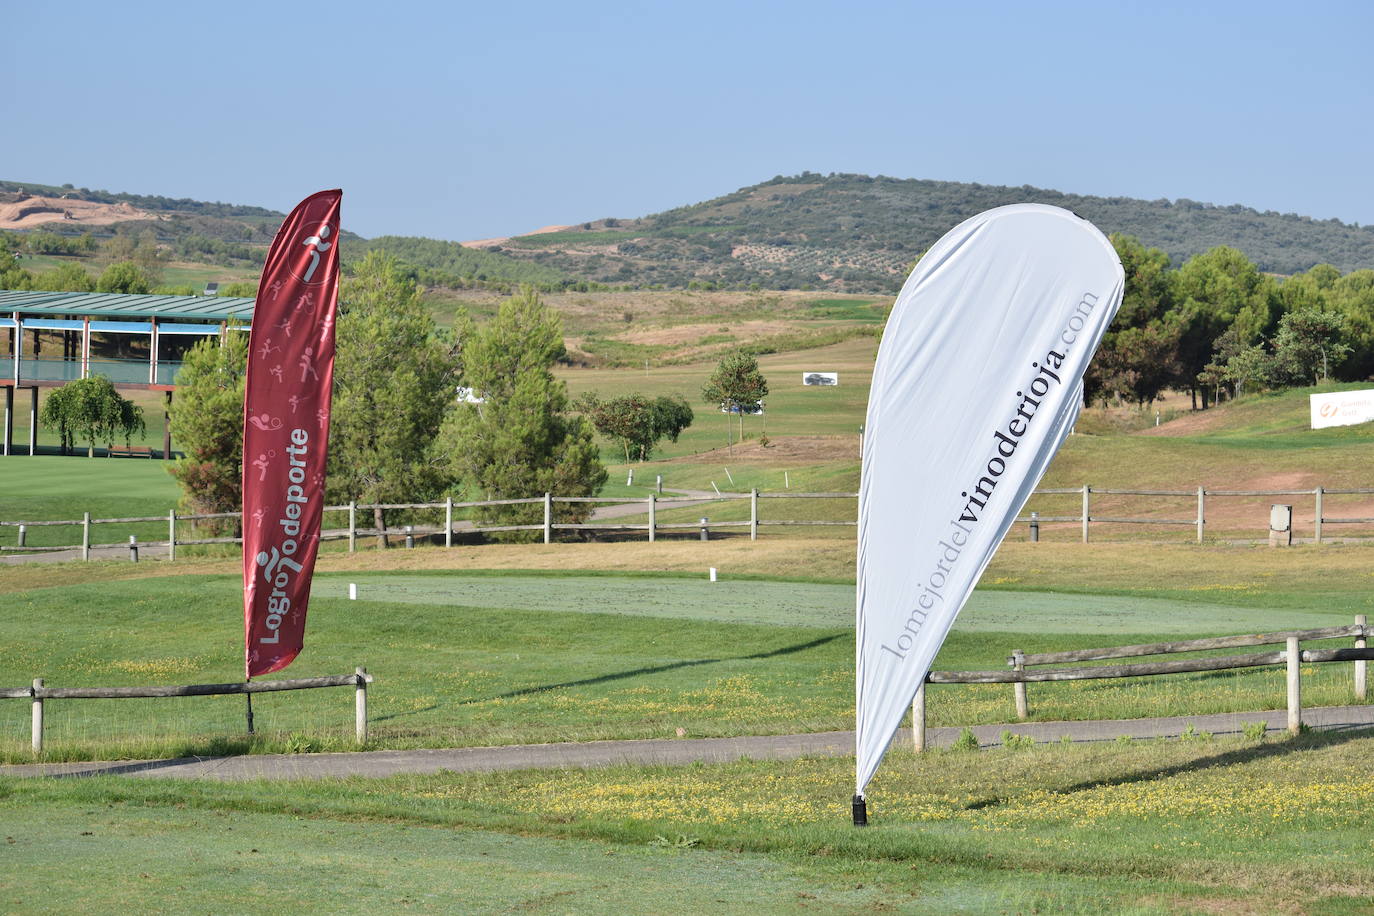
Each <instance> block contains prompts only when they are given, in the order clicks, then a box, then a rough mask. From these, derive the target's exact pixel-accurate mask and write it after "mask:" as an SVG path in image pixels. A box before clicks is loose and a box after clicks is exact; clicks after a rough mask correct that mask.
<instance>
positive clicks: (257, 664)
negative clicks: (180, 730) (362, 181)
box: [243, 190, 343, 678]
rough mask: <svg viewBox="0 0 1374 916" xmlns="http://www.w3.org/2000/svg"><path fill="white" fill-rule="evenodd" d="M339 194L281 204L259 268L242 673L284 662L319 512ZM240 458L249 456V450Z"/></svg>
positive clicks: (315, 545) (290, 654)
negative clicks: (287, 206)
mask: <svg viewBox="0 0 1374 916" xmlns="http://www.w3.org/2000/svg"><path fill="white" fill-rule="evenodd" d="M342 199H343V192H342V191H338V190H334V191H321V192H319V193H318V194H313V195H311V196H310V197H307V198H306V199H305V200H303V201H301V203H300V204H299V205H298V206H297V207H296V209H294V210H292V211H291V214H290V215H289V216H288V217H287V218H286V221H285V222H283V223H282V226H281V229H279V230H278V231H277V237H276V239H275V240H273V242H272V248H271V250H270V251H269V252H268V255H267V264H266V266H265V267H264V268H263V272H262V282H261V283H260V284H259V286H258V290H259V292H258V298H257V303H256V305H255V307H254V311H253V328H252V337H251V338H250V341H249V359H248V378H247V390H246V393H245V395H244V405H243V416H244V426H243V454H244V467H243V517H244V519H253V520H254V524H252V525H247V524H245V525H244V529H243V631H244V670H245V672H246V674H247V676H248V677H249V678H252V677H254V676H256V675H260V674H267V673H269V672H272V671H278V670H280V669H282V668H285V667H286V666H287V665H289V664H291V662H292V660H294V659H295V657H296V656H297V655H299V654H300V651H301V647H302V646H303V645H304V642H305V613H306V608H307V605H308V603H309V599H310V578H311V576H312V574H313V573H314V571H315V556H316V554H317V552H318V550H319V541H320V519H321V516H322V515H323V509H324V468H325V446H326V445H327V443H328V441H329V405H330V391H331V388H332V386H333V381H334V311H335V308H336V307H337V304H338V290H339V246H338V238H339V207H340V202H341V201H342ZM250 456H251V457H250Z"/></svg>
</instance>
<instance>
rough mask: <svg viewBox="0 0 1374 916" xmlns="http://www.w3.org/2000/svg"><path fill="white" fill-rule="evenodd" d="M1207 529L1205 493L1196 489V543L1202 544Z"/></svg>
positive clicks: (1200, 488) (1200, 489)
mask: <svg viewBox="0 0 1374 916" xmlns="http://www.w3.org/2000/svg"><path fill="white" fill-rule="evenodd" d="M1206 528H1207V491H1206V490H1204V489H1203V488H1202V487H1198V488H1197V542H1198V543H1199V544H1201V543H1202V535H1203V532H1204V531H1205V530H1206Z"/></svg>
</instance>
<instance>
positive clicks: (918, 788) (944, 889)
mask: <svg viewBox="0 0 1374 916" xmlns="http://www.w3.org/2000/svg"><path fill="white" fill-rule="evenodd" d="M1371 752H1374V737H1371V736H1370V735H1369V734H1368V733H1364V734H1350V733H1344V734H1340V733H1337V734H1324V735H1309V736H1302V737H1299V738H1287V737H1284V738H1279V739H1275V738H1268V739H1265V740H1259V741H1255V740H1243V739H1229V740H1211V739H1207V738H1205V737H1203V738H1195V739H1189V740H1184V739H1178V740H1172V741H1150V742H1134V743H1131V744H1125V745H1123V744H1117V745H1106V746H1061V745H1040V746H1036V747H1031V748H1024V749H1011V748H998V749H992V750H983V751H954V750H949V751H939V752H933V753H927V754H924V755H922V756H921V757H920V758H915V757H913V756H912V755H911V754H909V753H905V752H902V751H894V752H893V753H892V754H891V755H890V756H889V759H888V761H887V762H886V764H885V765H884V767H883V769H882V770H881V771H880V772H879V774H878V777H877V778H876V779H875V781H874V782H873V783H872V784H871V785H870V787H869V793H868V795H869V799H870V818H871V823H872V826H870V827H869V828H867V829H863V830H860V829H856V828H854V827H852V826H850V825H849V823H848V813H849V812H848V800H849V795H850V792H851V791H852V763H851V762H850V761H848V760H846V759H842V758H834V759H816V758H811V759H801V760H794V761H752V762H751V761H741V762H737V763H731V764H699V765H694V766H690V767H678V768H667V767H613V768H608V769H600V770H590V771H583V770H562V771H544V772H537V771H527V772H508V773H493V774H471V775H459V774H453V773H439V774H434V775H424V776H400V777H393V778H390V779H382V780H365V779H352V780H343V781H308V782H278V783H267V782H248V783H215V782H212V781H203V782H173V781H158V780H134V779H130V778H121V777H105V778H100V779H84V780H52V781H38V780H15V779H0V799H2V800H3V804H4V807H5V812H6V817H5V826H4V831H3V832H4V833H5V835H6V845H5V847H3V851H2V852H0V855H3V856H4V861H5V862H6V865H7V868H5V869H4V870H0V903H3V905H4V907H5V909H6V910H7V911H9V912H21V913H27V912H40V911H42V912H52V911H54V910H56V911H76V910H80V911H82V912H96V913H103V912H127V911H128V910H129V909H130V908H135V909H144V910H146V909H160V908H163V907H167V908H172V909H177V910H184V909H217V910H219V909H226V908H227V909H232V910H244V909H249V908H252V907H255V906H272V905H274V904H275V903H276V902H277V901H278V900H280V899H290V900H292V901H293V904H297V905H301V906H307V907H310V908H312V909H319V910H333V909H353V908H356V907H360V906H367V907H369V908H381V909H383V910H399V909H409V910H416V911H419V912H452V911H455V910H462V911H464V912H509V911H510V910H512V909H521V910H524V909H528V910H550V911H559V912H592V913H600V912H606V913H611V912H617V913H619V912H636V913H641V912H642V913H649V912H725V913H735V912H739V913H743V912H750V913H754V912H799V911H818V910H819V911H821V912H868V911H872V910H875V909H878V910H882V909H897V910H900V911H903V912H912V913H922V914H946V913H956V912H967V913H1000V912H1009V913H1033V912H1067V913H1098V914H1121V913H1125V914H1141V916H1144V914H1174V913H1217V912H1223V913H1229V912H1246V913H1290V912H1302V913H1307V914H1313V916H1339V914H1356V913H1367V912H1368V901H1369V899H1370V896H1371V895H1372V894H1374V866H1371V864H1370V862H1371V859H1370V856H1369V852H1370V843H1369V833H1368V829H1367V824H1366V816H1365V810H1366V809H1367V807H1368V804H1369V803H1370V802H1371V801H1374V783H1371V782H1370V781H1369V779H1368V778H1367V770H1368V759H1369V755H1370V754H1371ZM278 895H280V896H278ZM344 901H346V903H345V902H344Z"/></svg>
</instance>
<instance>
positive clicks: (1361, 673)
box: [1355, 614, 1369, 703]
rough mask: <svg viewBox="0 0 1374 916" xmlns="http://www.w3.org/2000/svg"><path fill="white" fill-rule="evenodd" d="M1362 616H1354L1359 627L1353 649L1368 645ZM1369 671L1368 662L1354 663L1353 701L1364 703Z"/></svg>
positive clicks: (1362, 660)
mask: <svg viewBox="0 0 1374 916" xmlns="http://www.w3.org/2000/svg"><path fill="white" fill-rule="evenodd" d="M1365 619H1366V618H1365V615H1364V614H1356V615H1355V625H1356V626H1357V627H1361V631H1360V635H1359V636H1356V637H1355V648H1356V649H1363V648H1365V647H1366V646H1367V645H1369V636H1368V634H1369V631H1368V630H1367V629H1363V628H1364V627H1365V626H1366V623H1365ZM1368 669H1369V662H1367V661H1365V660H1364V659H1362V658H1361V659H1357V660H1356V662H1355V699H1357V700H1359V701H1360V702H1361V703H1363V702H1364V701H1365V693H1366V688H1365V683H1366V681H1365V677H1366V674H1367V672H1368Z"/></svg>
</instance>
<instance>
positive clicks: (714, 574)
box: [711, 566, 716, 582]
mask: <svg viewBox="0 0 1374 916" xmlns="http://www.w3.org/2000/svg"><path fill="white" fill-rule="evenodd" d="M711 581H712V582H714V581H716V568H715V567H714V566H712V567H711Z"/></svg>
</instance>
